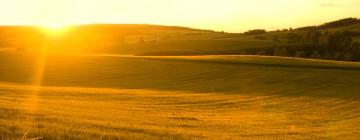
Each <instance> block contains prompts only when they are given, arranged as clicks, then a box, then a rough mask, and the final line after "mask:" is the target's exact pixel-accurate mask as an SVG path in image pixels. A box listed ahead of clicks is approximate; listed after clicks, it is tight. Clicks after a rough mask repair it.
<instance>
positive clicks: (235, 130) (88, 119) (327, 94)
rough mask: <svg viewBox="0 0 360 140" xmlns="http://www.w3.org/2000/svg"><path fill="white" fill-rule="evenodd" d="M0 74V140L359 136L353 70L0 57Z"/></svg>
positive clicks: (263, 60) (195, 59) (350, 66)
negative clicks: (41, 139) (33, 139)
mask: <svg viewBox="0 0 360 140" xmlns="http://www.w3.org/2000/svg"><path fill="white" fill-rule="evenodd" d="M0 66H1V67H0V139H29V138H43V139H55V140H56V139H58V140H60V139H353V140H356V139H358V138H359V137H360V127H359V125H357V124H360V108H359V106H360V100H359V99H360V92H359V91H360V86H359V85H360V64H359V63H350V62H334V61H322V60H309V59H294V58H281V57H261V56H177V57H175V56H173V57H165V56H164V57H160V56H158V57H140V56H138V57H135V56H123V55H105V54H81V55H79V54H57V55H55V54H54V55H49V56H46V57H45V56H41V55H39V54H27V53H19V52H12V53H10V52H1V53H0ZM41 66H43V68H40V67H41ZM38 84H41V85H42V86H41V87H39V86H37V85H38Z"/></svg>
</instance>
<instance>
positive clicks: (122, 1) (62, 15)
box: [0, 0, 360, 32]
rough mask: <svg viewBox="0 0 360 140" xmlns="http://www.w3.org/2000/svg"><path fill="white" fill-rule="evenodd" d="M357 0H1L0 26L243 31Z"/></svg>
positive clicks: (324, 14)
mask: <svg viewBox="0 0 360 140" xmlns="http://www.w3.org/2000/svg"><path fill="white" fill-rule="evenodd" d="M358 9H360V2H359V1H358V0H316V1H314V0H301V1H289V0H270V1H269V0H196V1H193V0H152V1H148V0H131V1H128V0H101V1H98V0H31V1H29V0H2V1H0V25H1V24H2V25H24V24H25V25H43V26H51V27H56V26H64V25H68V24H91V23H116V24H119V23H123V24H124V23H126V24H130V23H133V24H134V23H136V24H158V25H175V26H187V27H193V28H199V29H211V30H216V31H222V30H224V31H227V32H243V31H246V30H250V29H254V28H261V29H267V30H276V29H283V28H289V27H293V28H296V27H302V26H307V25H318V24H321V23H324V22H328V21H332V20H337V19H340V18H344V17H350V16H351V17H359V16H360V12H359V10H358Z"/></svg>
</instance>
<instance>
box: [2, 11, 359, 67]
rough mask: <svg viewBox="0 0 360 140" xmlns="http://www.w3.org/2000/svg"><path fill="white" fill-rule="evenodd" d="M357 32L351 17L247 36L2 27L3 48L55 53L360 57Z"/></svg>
mask: <svg viewBox="0 0 360 140" xmlns="http://www.w3.org/2000/svg"><path fill="white" fill-rule="evenodd" d="M359 30H360V24H359V23H358V19H353V18H348V19H343V20H338V21H334V22H329V23H325V24H322V25H319V26H310V27H304V28H298V29H284V30H277V31H268V32H266V31H265V30H250V31H249V32H246V33H244V34H242V33H225V32H215V31H210V30H198V29H192V28H187V27H176V26H159V25H132V24H122V25H121V24H119V25H117V24H94V25H79V26H72V27H67V28H66V30H64V31H63V32H62V33H61V34H55V35H54V34H53V33H47V32H48V31H46V30H44V29H41V28H36V27H0V34H1V37H0V47H1V48H2V49H9V48H12V49H15V50H19V51H25V52H33V51H38V50H41V48H47V50H48V51H49V52H54V53H59V52H72V53H76V52H89V53H109V54H127V55H239V54H245V55H269V56H287V57H304V58H315V59H331V60H343V61H344V60H345V61H359V60H360V42H359V39H360V31H359ZM256 31H260V32H256ZM342 41H345V42H342ZM344 45H345V46H344Z"/></svg>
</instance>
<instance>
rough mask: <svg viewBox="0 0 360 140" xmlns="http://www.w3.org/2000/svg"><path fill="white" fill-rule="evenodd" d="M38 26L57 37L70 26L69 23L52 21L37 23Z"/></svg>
mask: <svg viewBox="0 0 360 140" xmlns="http://www.w3.org/2000/svg"><path fill="white" fill-rule="evenodd" d="M38 27H39V28H40V29H41V30H43V31H44V32H45V33H46V34H48V35H49V36H52V37H57V36H61V35H63V34H65V33H66V32H67V31H68V30H69V29H70V28H71V25H69V24H58V23H52V24H41V25H38Z"/></svg>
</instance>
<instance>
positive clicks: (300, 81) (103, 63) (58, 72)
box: [0, 53, 360, 97]
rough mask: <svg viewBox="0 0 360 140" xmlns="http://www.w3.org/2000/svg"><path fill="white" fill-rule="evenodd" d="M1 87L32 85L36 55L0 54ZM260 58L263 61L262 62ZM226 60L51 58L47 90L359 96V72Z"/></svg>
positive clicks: (335, 67) (344, 67) (338, 67)
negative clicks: (81, 88) (61, 87)
mask: <svg viewBox="0 0 360 140" xmlns="http://www.w3.org/2000/svg"><path fill="white" fill-rule="evenodd" d="M0 58H1V59H0V60H1V61H0V63H1V67H0V82H9V83H20V84H31V83H33V81H34V79H35V77H34V73H36V71H37V70H38V68H37V65H36V62H37V61H38V60H36V58H37V56H36V55H30V54H5V53H2V54H0ZM261 59H263V60H261ZM261 59H260V60H256V61H255V60H254V61H253V60H246V59H245V60H231V59H229V60H225V59H179V58H166V59H165V58H154V57H153V58H150V57H149V58H147V57H115V56H81V57H80V56H74V55H54V56H49V57H48V58H47V61H46V65H45V71H44V73H43V80H42V83H43V85H45V86H71V87H95V88H96V87H99V88H119V89H154V90H169V91H186V92H201V93H208V92H214V93H227V94H254V95H256V94H265V95H279V96H290V95H294V96H297V95H300V96H317V97H329V96H349V97H353V96H359V94H357V93H355V91H359V90H360V87H359V86H358V85H360V67H358V66H352V65H331V64H326V63H324V64H322V63H319V64H306V63H302V61H301V60H299V62H297V61H291V62H281V61H268V60H267V58H261Z"/></svg>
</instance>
